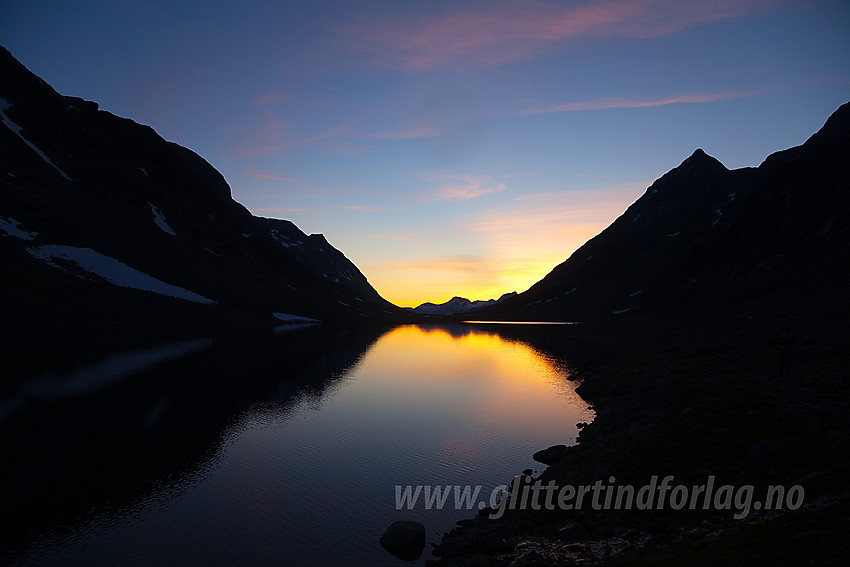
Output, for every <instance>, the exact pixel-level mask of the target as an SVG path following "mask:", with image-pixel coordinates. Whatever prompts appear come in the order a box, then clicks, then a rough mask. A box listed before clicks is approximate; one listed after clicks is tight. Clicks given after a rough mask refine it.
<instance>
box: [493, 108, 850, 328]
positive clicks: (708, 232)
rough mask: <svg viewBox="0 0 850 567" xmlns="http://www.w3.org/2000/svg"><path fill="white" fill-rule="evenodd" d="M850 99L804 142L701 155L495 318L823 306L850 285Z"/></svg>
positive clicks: (839, 297)
mask: <svg viewBox="0 0 850 567" xmlns="http://www.w3.org/2000/svg"><path fill="white" fill-rule="evenodd" d="M849 267H850V103H848V104H845V105H843V106H842V107H841V108H839V109H838V110H837V111H836V112H835V113H834V114H833V115H832V116H831V117H830V118H829V120H828V121H827V123H826V124H825V125H824V126H823V128H822V129H821V130H820V131H819V132H818V133H816V134H815V135H813V136H812V137H811V138H810V139H809V140H808V141H807V142H806V143H805V144H803V145H802V146H799V147H795V148H792V149H789V150H785V151H782V152H778V153H775V154H773V155H771V156H769V157H768V158H767V159H766V160H765V161H764V163H762V164H761V165H760V166H759V167H758V168H744V169H739V170H732V171H730V170H728V169H727V168H726V167H724V166H723V164H721V163H720V162H719V161H717V160H716V159H714V158H712V157H710V156H708V155H707V154H706V153H705V152H703V151H702V150H696V151H695V152H694V153H693V155H691V156H690V157H689V158H688V159H686V160H685V161H684V162H683V163H682V164H681V165H680V166H679V167H677V168H675V169H673V170H672V171H670V172H668V173H667V174H665V175H664V176H662V177H661V178H660V179H658V180H657V181H655V182H654V183H653V184H652V185H651V186H650V187H649V188H648V189H647V191H646V193H645V194H644V195H643V196H642V197H641V198H640V199H638V200H637V201H636V202H635V203H634V204H633V205H631V206H630V207H629V208H628V209H627V210H626V212H625V213H623V215H622V216H620V217H619V218H618V219H617V220H616V221H614V223H612V224H611V226H609V227H608V228H606V229H605V230H604V231H603V232H602V233H600V234H599V235H598V236H596V237H595V238H593V239H591V240H590V241H588V242H587V243H586V244H585V245H584V246H582V247H581V248H579V249H578V250H577V251H576V252H575V253H574V254H572V256H570V258H569V259H568V260H566V261H565V262H563V263H562V264H560V265H558V266H557V267H555V268H554V269H553V270H552V271H551V272H550V273H549V274H548V275H547V276H546V277H545V278H543V279H542V280H541V281H540V282H538V283H536V284H535V285H534V286H532V287H531V288H530V289H529V290H528V291H526V292H525V293H522V294H520V295H519V296H517V297H515V298H513V299H510V300H508V301H506V302H504V303H502V304H500V305H497V306H493V307H490V308H487V309H485V310H484V311H482V312H480V313H478V314H477V316H478V317H484V318H512V319H549V318H555V317H557V318H560V319H562V320H580V319H593V318H601V317H603V318H604V317H611V316H618V317H630V316H633V315H637V314H640V315H649V316H653V315H670V314H677V313H683V312H687V311H692V310H693V312H697V311H703V312H704V311H706V310H712V311H713V310H716V309H724V308H733V309H734V308H736V307H735V306H742V305H745V304H747V303H748V302H752V301H755V302H756V303H759V302H761V303H760V304H761V305H765V306H773V307H776V308H778V309H781V307H782V305H783V304H784V303H786V302H788V301H795V302H799V301H806V302H808V303H810V304H811V306H812V308H813V309H816V308H819V307H827V306H828V305H830V304H831V303H834V302H836V301H839V302H841V301H843V302H846V301H847V294H846V290H847V289H850V287H849V286H848V284H850V269H848V268H849Z"/></svg>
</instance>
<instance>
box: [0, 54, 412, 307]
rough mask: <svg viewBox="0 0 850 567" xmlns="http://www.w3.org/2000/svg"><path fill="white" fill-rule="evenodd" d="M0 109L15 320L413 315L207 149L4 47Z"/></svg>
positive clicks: (2, 217) (6, 300)
mask: <svg viewBox="0 0 850 567" xmlns="http://www.w3.org/2000/svg"><path fill="white" fill-rule="evenodd" d="M0 112H2V114H0V120H2V122H3V126H0V148H2V152H0V195H2V198H1V199H0V249H2V255H3V268H2V270H3V277H2V278H0V297H2V299H0V302H2V311H3V313H4V318H5V319H7V321H19V322H26V323H33V322H35V323H36V324H37V323H39V322H49V323H57V322H63V321H64V322H68V323H69V324H72V323H74V324H75V323H86V322H90V323H91V322H95V323H97V322H114V321H115V320H124V321H125V322H126V323H127V324H131V323H136V322H138V321H140V320H160V321H162V322H172V321H176V320H186V319H194V320H202V321H205V320H208V321H210V322H214V321H217V320H221V319H226V318H242V319H262V318H265V319H267V320H269V321H270V322H271V321H273V320H272V317H273V314H278V315H277V317H278V319H280V318H283V319H292V317H290V316H299V317H307V318H312V319H322V320H327V319H339V318H352V317H355V318H360V317H363V316H368V317H371V318H375V317H390V316H397V315H398V314H403V313H405V312H404V311H402V310H401V309H399V308H397V307H395V306H394V305H392V304H390V303H389V302H387V301H385V300H384V299H383V298H381V297H380V296H379V294H378V293H377V292H376V291H375V290H374V289H373V288H372V286H371V285H369V282H368V281H367V280H366V278H365V277H364V276H363V274H362V273H361V272H360V271H359V270H358V269H357V267H356V266H355V265H354V264H353V263H351V262H350V261H349V260H348V259H347V258H346V257H345V256H344V255H343V254H342V253H341V252H339V251H338V250H336V249H335V248H334V247H333V246H331V245H330V244H329V243H328V242H327V240H325V238H324V237H323V236H322V235H320V234H314V235H310V236H308V235H306V234H304V233H303V232H301V231H300V230H299V229H298V228H297V227H296V226H295V225H294V224H293V223H291V222H289V221H284V220H275V219H266V218H258V217H255V216H253V215H252V214H251V213H250V212H248V210H247V209H245V208H244V207H243V206H242V205H240V204H239V203H237V202H236V201H234V200H233V199H232V198H231V194H230V187H229V186H228V185H227V182H226V181H225V180H224V178H223V177H222V176H221V174H219V173H218V172H217V171H216V170H215V169H214V168H213V167H212V166H210V165H209V164H208V163H207V162H206V161H204V159H203V158H201V157H200V156H198V155H197V154H195V153H193V152H192V151H190V150H188V149H186V148H183V147H181V146H179V145H177V144H174V143H170V142H167V141H165V140H163V139H162V138H161V137H160V136H159V135H157V133H156V132H154V130H153V129H152V128H150V127H148V126H143V125H140V124H137V123H135V122H133V121H132V120H128V119H125V118H119V117H117V116H114V115H112V114H110V113H108V112H104V111H101V110H98V106H97V104H96V103H93V102H88V101H84V100H82V99H79V98H75V97H67V96H61V95H59V94H58V93H56V92H55V91H54V90H53V89H52V88H51V87H50V86H49V85H47V83H45V82H44V81H43V80H41V79H40V78H38V77H36V76H35V75H33V74H32V73H30V72H29V71H28V70H27V69H26V68H25V67H24V66H23V65H21V64H20V63H19V62H18V61H17V60H15V59H14V58H13V57H12V55H11V54H10V53H9V52H8V51H6V50H5V49H3V48H0ZM145 290H147V291H145ZM175 297H176V298H177V299H175Z"/></svg>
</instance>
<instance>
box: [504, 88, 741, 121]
mask: <svg viewBox="0 0 850 567" xmlns="http://www.w3.org/2000/svg"><path fill="white" fill-rule="evenodd" d="M754 94H756V93H754V92H721V93H690V94H683V95H677V96H671V97H665V98H656V99H643V100H638V99H624V98H600V99H596V100H591V101H580V102H568V103H564V104H552V105H548V106H542V107H539V108H529V109H525V110H521V111H519V112H518V113H517V114H518V115H520V116H525V115H529V114H548V113H552V112H577V111H582V110H604V109H608V108H648V107H652V106H665V105H668V104H681V103H686V104H695V103H706V102H717V101H720V100H728V99H732V98H741V97H746V96H753V95H754Z"/></svg>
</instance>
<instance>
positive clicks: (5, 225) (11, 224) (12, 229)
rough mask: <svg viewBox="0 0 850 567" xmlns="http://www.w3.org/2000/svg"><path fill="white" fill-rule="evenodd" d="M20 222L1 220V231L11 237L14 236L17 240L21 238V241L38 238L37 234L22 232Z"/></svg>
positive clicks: (10, 219) (9, 219) (8, 219)
mask: <svg viewBox="0 0 850 567" xmlns="http://www.w3.org/2000/svg"><path fill="white" fill-rule="evenodd" d="M20 224H21V222H20V221H16V220H15V219H13V218H7V219H5V220H4V219H0V230H2V231H3V232H5V233H6V234H8V235H9V236H14V237H15V238H20V239H21V240H32V239H33V238H35V237H36V236H38V233H37V232H27V231H25V230H21V229H20V228H18V225H20Z"/></svg>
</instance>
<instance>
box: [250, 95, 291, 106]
mask: <svg viewBox="0 0 850 567" xmlns="http://www.w3.org/2000/svg"><path fill="white" fill-rule="evenodd" d="M291 100H292V98H291V97H290V96H288V95H285V94H283V93H281V92H267V93H262V94H258V95H256V96H254V97H253V98H251V100H250V101H249V102H250V104H251V105H252V106H273V105H275V104H283V103H286V102H290V101H291Z"/></svg>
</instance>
